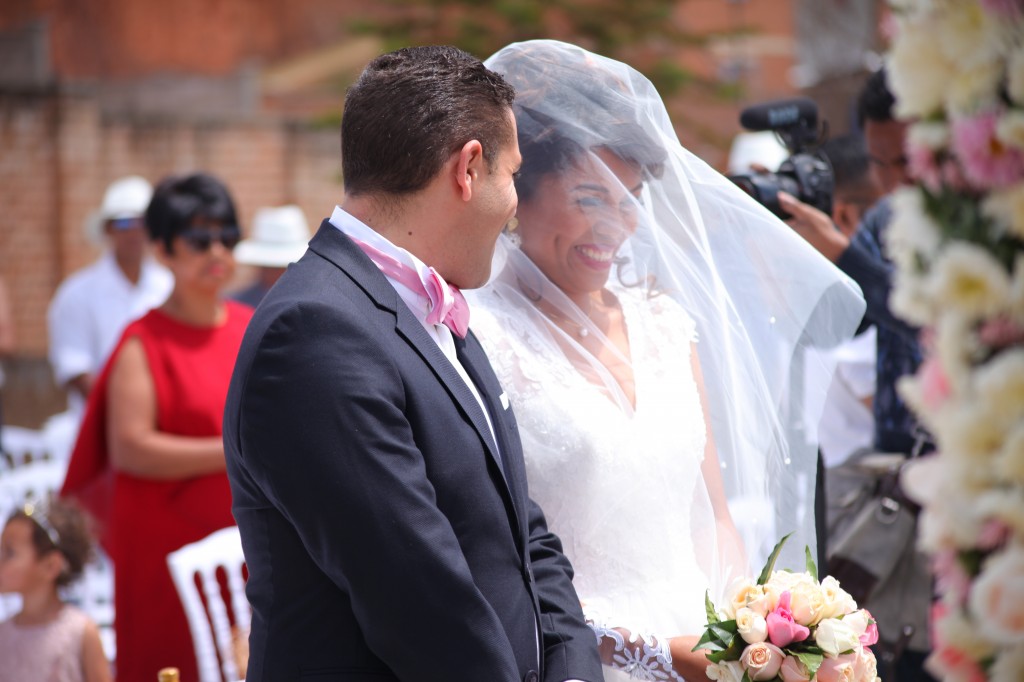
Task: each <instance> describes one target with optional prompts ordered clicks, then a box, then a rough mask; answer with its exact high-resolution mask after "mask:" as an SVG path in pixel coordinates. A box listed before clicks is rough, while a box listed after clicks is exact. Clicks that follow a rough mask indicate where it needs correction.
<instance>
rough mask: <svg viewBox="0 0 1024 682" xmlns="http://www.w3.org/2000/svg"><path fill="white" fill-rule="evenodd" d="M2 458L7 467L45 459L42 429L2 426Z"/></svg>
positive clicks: (44, 441) (44, 440)
mask: <svg viewBox="0 0 1024 682" xmlns="http://www.w3.org/2000/svg"><path fill="white" fill-rule="evenodd" d="M3 448H4V450H3V458H4V460H6V464H7V465H8V466H9V467H21V466H24V465H26V464H28V463H30V462H38V461H41V460H44V459H47V452H46V449H47V448H46V438H45V436H44V435H43V432H42V431H36V430H35V429H26V428H24V427H21V426H4V428H3Z"/></svg>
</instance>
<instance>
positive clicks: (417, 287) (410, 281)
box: [351, 237, 469, 339]
mask: <svg viewBox="0 0 1024 682" xmlns="http://www.w3.org/2000/svg"><path fill="white" fill-rule="evenodd" d="M351 239H352V241H354V242H355V243H356V246H358V247H359V248H361V249H362V250H363V253H365V254H366V255H367V256H369V257H370V260H372V261H373V262H374V264H375V265H376V266H377V267H378V268H380V271H381V272H383V273H384V274H385V275H386V276H387V277H390V278H391V279H393V280H395V281H396V282H400V283H401V284H402V285H403V286H405V287H408V288H409V289H411V290H412V291H415V292H416V293H419V294H423V295H424V296H426V297H427V300H429V301H430V310H429V311H428V312H427V322H428V323H430V324H443V325H444V326H446V327H448V329H451V330H452V333H453V334H455V335H456V336H458V337H459V338H460V339H464V338H466V332H468V331H469V305H468V304H467V303H466V299H465V297H464V296H463V295H462V292H461V291H459V289H458V288H457V287H454V286H452V285H450V284H448V283H447V282H445V281H444V278H442V277H441V275H439V274H437V271H436V270H434V268H430V269H429V270H430V272H429V274H428V275H427V276H424V277H421V276H420V273H419V272H418V271H417V270H416V269H415V268H412V267H410V266H408V265H406V264H405V263H403V262H401V261H400V260H398V259H397V258H395V257H393V256H389V255H388V254H386V253H384V252H383V251H380V250H379V249H376V248H374V247H372V246H370V245H369V244H367V243H365V242H361V241H359V240H358V239H356V238H354V237H351Z"/></svg>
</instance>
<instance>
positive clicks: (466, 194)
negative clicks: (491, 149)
mask: <svg viewBox="0 0 1024 682" xmlns="http://www.w3.org/2000/svg"><path fill="white" fill-rule="evenodd" d="M484 163H485V161H484V148H483V145H481V144H480V141H479V140H470V141H469V142H467V143H466V144H464V145H462V148H461V149H460V150H459V151H458V152H456V160H455V183H456V185H457V186H458V189H459V193H460V194H461V196H462V200H463V201H469V200H470V199H472V198H473V188H474V186H475V184H476V181H477V178H479V177H480V176H481V174H482V173H483V172H484Z"/></svg>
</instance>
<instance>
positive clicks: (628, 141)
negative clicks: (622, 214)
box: [496, 45, 667, 201]
mask: <svg viewBox="0 0 1024 682" xmlns="http://www.w3.org/2000/svg"><path fill="white" fill-rule="evenodd" d="M549 49H551V48H549V47H547V46H545V45H534V46H530V47H529V48H524V49H522V50H521V51H520V52H518V53H517V54H516V57H512V58H507V59H505V60H503V61H502V63H501V64H500V66H497V67H496V68H497V69H498V70H499V71H502V72H503V73H502V75H503V76H504V77H505V80H507V81H508V82H509V83H511V84H512V85H513V86H514V87H515V89H516V99H515V102H514V103H513V110H514V111H515V116H516V126H517V127H518V137H519V150H520V152H521V154H522V156H523V165H522V168H521V169H520V175H519V178H518V180H517V181H516V191H517V193H518V194H519V198H520V200H522V201H529V200H530V198H531V197H532V196H533V194H534V192H535V191H536V189H537V186H538V184H539V182H540V180H541V178H543V177H544V176H545V175H547V174H548V173H552V172H555V173H557V172H561V171H564V170H566V169H568V168H569V167H570V166H572V165H574V164H575V163H577V162H578V161H579V160H580V159H582V158H583V157H584V155H585V154H587V153H588V152H589V151H590V150H593V149H606V150H608V151H610V152H612V153H613V154H615V155H616V156H618V157H620V158H622V159H623V160H625V161H628V162H631V163H635V164H637V165H638V166H639V167H640V168H641V170H642V172H643V174H644V177H645V178H658V177H661V174H662V171H663V168H664V166H663V164H664V162H665V159H666V158H667V153H666V152H665V149H664V146H663V145H662V144H661V143H660V142H659V141H658V140H657V139H656V138H654V137H653V136H652V135H651V133H650V132H648V131H647V130H646V128H645V127H643V126H642V125H641V124H640V123H639V120H640V119H639V116H638V114H640V113H641V112H639V111H638V101H640V99H641V98H639V97H638V96H637V94H636V93H635V92H634V91H633V88H632V85H631V84H630V83H628V82H625V81H623V80H621V79H620V78H618V77H617V76H616V75H615V74H613V73H610V72H609V71H607V70H605V69H603V68H601V67H599V66H598V65H596V64H593V63H591V62H589V61H588V59H587V56H586V54H585V53H583V52H582V51H580V52H579V55H578V59H577V60H573V62H572V63H567V61H566V59H565V57H566V53H565V51H564V50H559V51H558V54H557V57H558V59H557V60H555V59H553V58H552V54H549V53H548V52H547V51H548V50H549ZM552 112H555V113H552Z"/></svg>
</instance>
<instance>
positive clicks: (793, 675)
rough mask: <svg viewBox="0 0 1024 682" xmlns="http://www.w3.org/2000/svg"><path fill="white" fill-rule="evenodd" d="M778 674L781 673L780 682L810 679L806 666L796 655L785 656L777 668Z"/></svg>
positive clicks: (797, 681)
mask: <svg viewBox="0 0 1024 682" xmlns="http://www.w3.org/2000/svg"><path fill="white" fill-rule="evenodd" d="M779 674H780V675H782V682H810V679H811V673H810V671H809V670H807V666H805V665H804V664H803V663H801V662H800V659H799V658H797V657H796V656H786V660H784V661H783V662H782V667H781V668H779Z"/></svg>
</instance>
